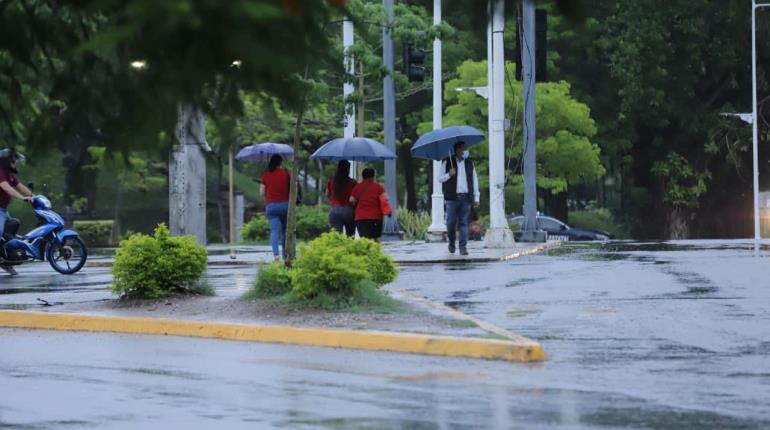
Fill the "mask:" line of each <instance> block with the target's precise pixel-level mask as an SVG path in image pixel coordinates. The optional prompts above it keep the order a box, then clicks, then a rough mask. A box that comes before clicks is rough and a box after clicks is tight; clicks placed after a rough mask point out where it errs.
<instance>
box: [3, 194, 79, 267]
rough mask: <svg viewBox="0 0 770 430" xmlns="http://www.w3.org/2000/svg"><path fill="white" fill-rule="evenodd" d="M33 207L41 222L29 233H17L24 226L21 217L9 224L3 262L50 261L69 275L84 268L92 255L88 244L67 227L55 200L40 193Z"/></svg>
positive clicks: (6, 227) (5, 234)
mask: <svg viewBox="0 0 770 430" xmlns="http://www.w3.org/2000/svg"><path fill="white" fill-rule="evenodd" d="M32 210H33V211H34V212H35V215H36V216H37V218H38V220H39V221H40V223H39V224H38V227H37V228H35V229H34V230H32V231H30V232H29V233H27V234H26V235H24V236H16V232H17V231H18V229H19V226H20V223H19V221H18V220H16V219H12V220H10V221H8V222H7V223H6V225H5V232H4V235H3V236H4V237H3V238H4V239H5V240H6V241H5V242H4V243H3V245H2V249H0V264H4V265H9V264H10V265H18V264H22V263H26V262H29V261H35V260H37V261H48V263H49V264H50V265H51V267H53V269H54V270H56V271H57V272H59V273H62V274H65V275H71V274H73V273H76V272H77V271H78V270H80V269H81V268H83V265H84V264H86V259H87V258H88V250H87V249H86V245H85V243H83V240H81V239H80V236H79V235H78V233H77V232H74V231H72V230H65V229H64V219H63V218H62V217H61V216H60V215H59V214H57V213H56V212H54V211H53V210H52V209H51V201H50V200H48V199H47V198H46V197H45V196H42V195H36V196H34V197H33V198H32Z"/></svg>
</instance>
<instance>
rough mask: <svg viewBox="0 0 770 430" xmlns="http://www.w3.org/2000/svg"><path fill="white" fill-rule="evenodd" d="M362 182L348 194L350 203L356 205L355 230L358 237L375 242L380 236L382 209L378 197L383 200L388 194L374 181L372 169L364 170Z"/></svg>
mask: <svg viewBox="0 0 770 430" xmlns="http://www.w3.org/2000/svg"><path fill="white" fill-rule="evenodd" d="M362 176H363V178H364V180H363V181H362V182H361V183H360V184H358V185H356V186H355V188H353V192H352V193H351V194H350V203H353V204H354V205H356V215H355V218H356V228H357V229H358V235H359V236H361V237H365V238H368V239H372V240H374V241H375V242H379V241H380V237H381V236H382V217H383V213H382V209H380V195H384V196H385V198H387V197H388V194H387V193H386V192H385V188H383V187H382V185H380V184H378V183H377V182H375V180H374V169H372V168H366V169H364V171H363V173H362Z"/></svg>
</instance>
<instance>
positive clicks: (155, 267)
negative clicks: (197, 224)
mask: <svg viewBox="0 0 770 430" xmlns="http://www.w3.org/2000/svg"><path fill="white" fill-rule="evenodd" d="M207 258H208V256H207V253H206V248H205V247H203V246H201V245H198V243H197V242H196V241H195V238H194V237H192V236H175V237H172V236H170V235H169V231H168V228H167V227H166V225H165V224H160V225H158V227H157V228H156V229H155V234H154V235H153V236H147V235H144V234H135V235H133V236H131V237H130V238H128V239H126V240H124V241H122V242H120V246H119V248H118V250H117V252H116V253H115V264H114V265H113V266H112V275H113V283H112V291H113V292H115V293H118V294H121V295H122V296H124V297H135V298H161V297H168V296H171V295H174V294H177V293H191V292H199V291H200V290H199V289H198V288H197V285H196V283H197V282H198V281H199V279H200V277H201V275H203V272H205V271H206V262H207Z"/></svg>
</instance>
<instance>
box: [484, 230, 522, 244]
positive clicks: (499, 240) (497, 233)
mask: <svg viewBox="0 0 770 430" xmlns="http://www.w3.org/2000/svg"><path fill="white" fill-rule="evenodd" d="M515 245H516V241H515V240H514V239H513V232H512V231H511V229H509V228H508V227H502V228H500V227H497V228H490V229H489V230H487V234H485V235H484V248H512V247H514V246H515Z"/></svg>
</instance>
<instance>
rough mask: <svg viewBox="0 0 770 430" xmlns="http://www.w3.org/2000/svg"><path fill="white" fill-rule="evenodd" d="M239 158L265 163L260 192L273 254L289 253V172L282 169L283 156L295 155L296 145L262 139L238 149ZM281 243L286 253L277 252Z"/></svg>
mask: <svg viewBox="0 0 770 430" xmlns="http://www.w3.org/2000/svg"><path fill="white" fill-rule="evenodd" d="M235 159H236V160H238V161H245V162H252V163H265V162H267V163H268V165H267V170H266V171H265V172H264V173H262V177H261V182H262V183H261V185H260V186H259V193H260V194H261V195H262V196H264V197H265V212H266V215H267V219H268V223H269V225H270V244H271V245H272V247H273V257H274V258H275V260H276V261H278V260H280V258H281V257H280V256H279V255H283V256H284V257H286V247H285V241H286V217H287V214H288V212H289V184H290V182H291V179H290V175H289V172H287V171H286V170H284V169H283V167H282V164H283V161H284V160H287V161H291V160H293V159H294V149H293V148H292V147H291V146H289V145H285V144H283V143H271V142H266V143H259V144H256V145H251V146H247V147H245V148H242V149H241V150H240V151H238V155H236V156H235ZM279 243H280V245H281V246H283V248H284V250H283V254H278V251H279V249H278V247H279Z"/></svg>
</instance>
